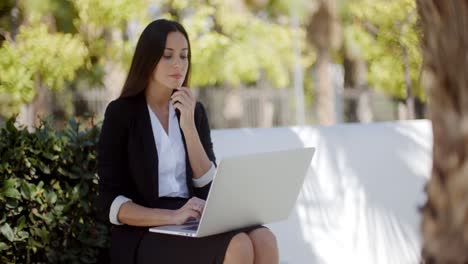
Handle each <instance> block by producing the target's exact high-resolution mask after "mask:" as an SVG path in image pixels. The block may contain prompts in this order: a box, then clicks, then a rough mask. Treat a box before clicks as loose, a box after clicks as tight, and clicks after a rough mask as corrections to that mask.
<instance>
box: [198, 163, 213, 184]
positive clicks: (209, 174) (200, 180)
mask: <svg viewBox="0 0 468 264" xmlns="http://www.w3.org/2000/svg"><path fill="white" fill-rule="evenodd" d="M215 174H216V167H215V165H214V164H213V162H211V167H210V169H209V170H208V171H207V172H206V173H205V174H204V175H203V176H201V177H200V178H197V179H195V178H192V182H193V186H194V187H196V188H201V187H204V186H206V185H207V184H208V183H210V182H211V181H212V180H213V177H214V175H215Z"/></svg>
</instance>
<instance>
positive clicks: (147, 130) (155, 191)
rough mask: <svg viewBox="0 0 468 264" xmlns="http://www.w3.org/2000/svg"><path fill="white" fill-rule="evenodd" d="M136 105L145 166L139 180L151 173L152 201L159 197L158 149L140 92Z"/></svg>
mask: <svg viewBox="0 0 468 264" xmlns="http://www.w3.org/2000/svg"><path fill="white" fill-rule="evenodd" d="M139 97H140V98H139V100H138V106H137V108H138V109H137V113H138V114H137V119H139V120H138V123H139V124H140V132H141V145H142V146H141V147H142V149H143V157H142V159H143V163H144V168H145V172H146V173H145V175H141V176H142V177H141V179H140V180H141V181H142V182H145V181H147V179H148V178H147V177H148V175H151V184H149V183H148V185H150V186H149V188H150V192H151V197H152V199H150V201H154V200H155V199H156V198H157V197H159V179H158V171H159V164H158V151H157V148H156V143H155V141H154V135H153V128H152V126H151V119H150V115H149V114H150V113H149V111H148V106H147V103H146V98H145V96H144V94H143V93H142V94H141V95H139Z"/></svg>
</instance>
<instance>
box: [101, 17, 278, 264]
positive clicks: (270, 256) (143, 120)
mask: <svg viewBox="0 0 468 264" xmlns="http://www.w3.org/2000/svg"><path fill="white" fill-rule="evenodd" d="M190 57H191V51H190V43H189V39H188V36H187V33H186V31H185V29H184V28H183V27H182V26H181V25H180V24H179V23H177V22H174V21H169V20H164V19H161V20H156V21H153V22H152V23H150V24H149V25H148V26H147V27H146V28H145V30H144V31H143V33H142V34H141V36H140V39H139V40H138V44H137V46H136V50H135V54H134V57H133V60H132V64H131V67H130V71H129V73H128V77H127V80H126V82H125V85H124V87H123V90H122V94H121V96H120V98H118V99H117V100H114V101H112V102H111V103H110V104H109V105H108V107H107V109H106V113H105V118H104V123H103V126H102V131H101V136H100V139H99V145H98V174H99V179H100V181H99V190H100V201H101V206H102V213H103V215H104V217H106V218H108V219H109V220H110V222H111V223H112V224H113V227H112V235H111V250H110V254H111V261H112V263H228V264H229V263H278V249H277V245H276V240H275V237H274V235H273V234H272V233H271V232H270V231H269V230H268V229H267V228H264V227H261V226H259V227H251V228H245V229H242V230H236V231H232V232H227V233H223V234H218V235H213V236H209V237H204V238H189V237H182V236H172V235H164V234H158V233H151V232H149V231H148V227H150V226H158V225H168V224H183V223H185V222H187V221H189V220H191V219H199V218H200V216H201V214H202V213H203V208H204V203H205V199H206V197H207V195H208V191H209V189H210V185H211V180H212V178H213V175H214V173H215V170H216V160H215V155H214V153H213V145H212V142H211V136H210V128H209V126H208V119H207V115H206V112H205V110H204V108H203V105H202V104H201V103H199V102H196V99H195V97H194V96H193V94H192V92H191V91H190V89H188V88H187V86H188V80H189V76H190Z"/></svg>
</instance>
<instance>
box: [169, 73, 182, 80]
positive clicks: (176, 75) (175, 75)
mask: <svg viewBox="0 0 468 264" xmlns="http://www.w3.org/2000/svg"><path fill="white" fill-rule="evenodd" d="M169 76H170V77H172V78H174V79H180V78H182V75H181V74H171V75H169Z"/></svg>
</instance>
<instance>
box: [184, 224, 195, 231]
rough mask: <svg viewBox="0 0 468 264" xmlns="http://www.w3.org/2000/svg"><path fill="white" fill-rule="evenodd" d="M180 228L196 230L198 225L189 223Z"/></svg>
mask: <svg viewBox="0 0 468 264" xmlns="http://www.w3.org/2000/svg"><path fill="white" fill-rule="evenodd" d="M182 229H184V230H191V231H197V229H198V225H191V226H187V227H184V228H182Z"/></svg>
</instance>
